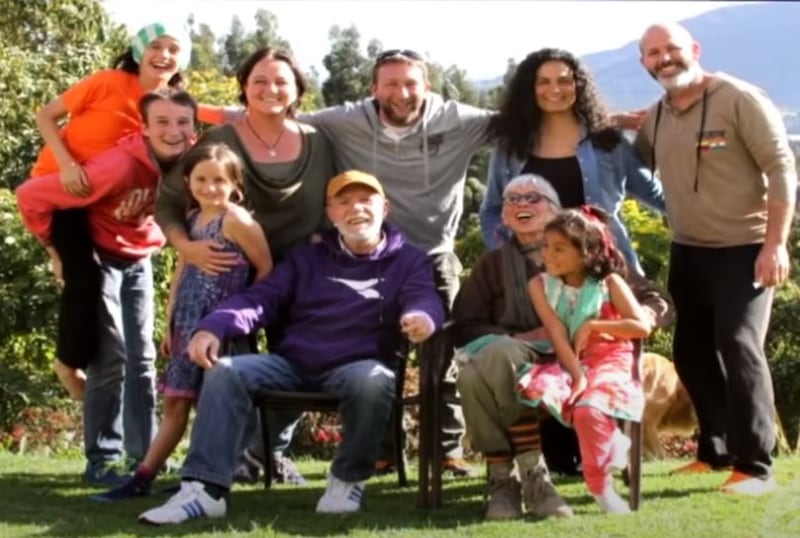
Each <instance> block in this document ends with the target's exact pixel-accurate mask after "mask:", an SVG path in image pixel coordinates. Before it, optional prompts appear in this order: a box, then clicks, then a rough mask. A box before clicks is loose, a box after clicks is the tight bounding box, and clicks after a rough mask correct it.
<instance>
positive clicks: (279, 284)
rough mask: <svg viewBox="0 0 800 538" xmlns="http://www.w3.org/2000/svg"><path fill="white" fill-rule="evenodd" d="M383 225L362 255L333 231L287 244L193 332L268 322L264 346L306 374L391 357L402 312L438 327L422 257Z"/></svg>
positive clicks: (221, 334)
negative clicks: (377, 240) (370, 250)
mask: <svg viewBox="0 0 800 538" xmlns="http://www.w3.org/2000/svg"><path fill="white" fill-rule="evenodd" d="M383 230H384V232H385V234H386V243H385V246H384V247H383V248H382V249H380V250H379V251H378V252H377V253H375V254H373V255H371V256H367V257H358V258H356V257H354V256H353V255H351V254H349V253H348V252H346V251H345V250H343V248H342V246H341V245H340V243H339V236H338V232H335V231H331V232H328V233H327V234H326V235H325V236H324V237H323V240H322V241H321V242H320V243H316V244H308V245H300V246H298V247H295V248H294V249H292V250H291V251H289V253H287V255H286V257H285V258H284V259H283V260H282V261H281V262H280V263H278V264H277V265H276V266H275V268H274V269H273V271H272V273H270V275H269V276H268V277H267V278H265V279H264V280H261V281H260V282H256V283H255V284H253V285H252V286H250V288H248V289H247V290H246V291H244V292H242V293H239V294H237V295H235V296H233V297H231V298H230V299H228V300H227V301H225V302H224V303H222V304H221V305H220V306H219V307H217V309H216V310H214V312H212V313H211V314H209V315H208V316H206V317H205V318H204V319H203V320H201V321H200V323H199V324H198V326H197V330H204V331H210V332H212V333H213V334H214V335H216V336H217V337H218V338H219V339H220V340H221V341H224V340H229V339H231V338H235V337H237V336H242V335H245V334H249V333H251V332H253V331H255V330H256V329H258V328H259V327H261V326H265V327H269V329H270V330H269V331H268V332H269V335H270V339H269V342H268V345H269V348H270V349H269V350H270V352H272V353H277V354H278V355H280V356H282V357H284V358H285V359H287V360H289V361H291V362H293V363H295V364H296V365H297V366H298V367H299V368H300V369H301V370H303V371H305V372H308V373H312V374H313V373H319V372H323V371H325V370H328V369H330V368H333V367H335V366H339V365H342V364H346V363H348V362H353V361H357V360H363V359H374V358H377V359H384V360H386V361H390V360H392V359H393V358H394V356H395V353H396V352H397V350H398V349H399V348H400V344H401V341H402V334H401V333H400V317H401V316H402V315H403V314H405V313H407V312H411V311H422V312H425V313H426V314H427V315H428V316H430V317H431V319H432V320H433V322H434V324H435V326H436V328H439V327H441V325H442V322H443V321H444V310H443V306H442V300H441V299H440V297H439V295H438V293H437V291H436V288H435V286H434V280H433V267H432V265H431V263H430V260H429V259H428V256H427V255H426V254H425V253H424V252H423V251H421V250H419V249H417V248H416V247H413V246H411V245H408V244H406V243H405V238H404V237H403V235H402V233H401V232H400V231H399V230H397V229H396V228H393V227H391V226H390V225H388V224H384V227H383Z"/></svg>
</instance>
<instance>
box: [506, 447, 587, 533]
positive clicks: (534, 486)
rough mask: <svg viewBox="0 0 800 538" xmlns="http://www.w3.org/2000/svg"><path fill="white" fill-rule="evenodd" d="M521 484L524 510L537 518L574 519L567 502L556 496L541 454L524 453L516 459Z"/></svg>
mask: <svg viewBox="0 0 800 538" xmlns="http://www.w3.org/2000/svg"><path fill="white" fill-rule="evenodd" d="M516 460H517V467H518V469H519V478H520V482H521V483H522V499H523V501H524V502H525V509H526V510H527V511H528V512H530V513H532V514H534V515H535V516H537V517H550V516H555V517H563V518H570V517H574V516H575V514H574V513H573V511H572V508H570V507H569V505H568V504H567V502H566V501H565V500H564V499H563V498H562V497H561V495H559V494H558V491H556V487H555V486H554V485H553V482H552V481H551V480H550V473H548V472H547V466H546V465H545V463H544V458H543V457H542V454H541V452H534V451H530V452H524V453H522V454H519V455H518V456H517V457H516Z"/></svg>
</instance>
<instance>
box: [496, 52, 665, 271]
mask: <svg viewBox="0 0 800 538" xmlns="http://www.w3.org/2000/svg"><path fill="white" fill-rule="evenodd" d="M489 129H490V132H491V134H492V135H493V136H494V138H495V141H496V148H495V150H494V152H493V153H492V158H491V161H490V163H489V173H488V178H487V181H486V186H487V190H486V196H485V197H484V200H483V203H482V205H481V210H480V220H481V231H482V233H483V238H484V241H485V243H486V245H487V246H488V247H490V248H493V247H496V246H498V245H499V243H501V242H502V241H503V238H504V237H506V235H507V234H505V231H504V230H503V229H501V223H500V212H501V209H502V195H501V193H502V192H503V188H504V187H505V185H506V184H507V183H508V182H509V181H510V180H511V179H512V178H514V177H516V176H518V175H520V174H525V173H530V174H537V175H540V176H543V177H545V178H546V179H548V180H549V181H550V182H551V183H552V184H553V186H554V187H555V189H556V191H557V192H558V196H559V198H560V199H561V202H562V204H563V206H564V207H565V208H571V207H578V206H581V205H583V204H595V205H597V206H599V207H601V208H603V209H604V210H605V211H606V212H608V213H609V214H610V215H611V216H612V220H611V222H610V223H609V224H610V228H611V231H612V232H613V235H614V238H615V241H616V243H617V245H618V247H619V249H620V250H621V251H622V253H623V255H624V257H625V261H626V262H627V264H628V266H629V268H630V270H631V271H635V272H637V273H639V274H642V269H641V266H640V265H639V261H638V258H637V257H636V252H635V251H634V250H633V246H632V245H631V243H630V239H629V238H628V234H627V232H626V231H625V227H624V226H623V225H622V222H621V221H620V217H619V212H620V208H621V206H622V201H623V199H624V197H625V194H626V192H629V193H630V194H632V195H633V196H634V197H636V198H638V199H639V200H641V201H642V202H644V203H645V204H647V205H649V206H650V207H652V208H654V209H656V210H658V211H659V212H660V211H663V210H664V195H663V193H662V190H661V183H660V182H659V181H658V179H656V178H654V177H653V176H652V175H651V173H650V171H649V170H648V169H647V167H645V166H644V164H642V162H641V161H640V160H639V158H638V157H637V155H636V153H635V152H634V150H633V148H632V147H631V145H630V143H629V142H628V141H627V140H626V139H625V138H624V137H623V135H622V132H621V131H620V130H619V129H616V128H614V127H613V126H612V123H611V120H610V117H609V116H608V114H607V111H606V108H605V106H604V105H603V103H602V100H601V99H600V96H599V94H598V92H597V88H596V87H595V85H594V83H593V81H592V79H591V77H590V75H589V73H588V71H587V70H586V67H585V66H584V65H583V64H582V63H581V62H580V60H578V58H576V57H575V56H574V55H573V54H571V53H569V52H567V51H565V50H561V49H552V48H545V49H541V50H538V51H536V52H533V53H531V54H529V55H528V56H527V58H525V59H524V60H523V61H522V62H521V63H520V64H519V66H518V67H517V70H516V72H515V73H514V76H513V78H512V79H511V81H510V82H509V84H508V86H507V88H506V93H505V97H504V100H503V103H502V105H501V107H500V111H499V113H498V114H497V115H496V116H495V117H494V118H493V119H492V123H491V124H490V127H489Z"/></svg>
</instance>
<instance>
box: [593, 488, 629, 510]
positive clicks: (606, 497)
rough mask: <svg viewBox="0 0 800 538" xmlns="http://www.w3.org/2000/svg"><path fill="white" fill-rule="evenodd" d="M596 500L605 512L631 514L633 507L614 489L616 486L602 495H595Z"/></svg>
mask: <svg viewBox="0 0 800 538" xmlns="http://www.w3.org/2000/svg"><path fill="white" fill-rule="evenodd" d="M594 500H596V501H597V504H599V505H600V508H602V509H603V512H606V513H608V514H630V513H631V508H630V506H628V503H627V502H626V501H625V500H624V499H623V498H622V497H620V496H619V494H618V493H617V492H616V491H614V488H608V489H607V490H606V491H604V492H603V493H602V494H600V495H594Z"/></svg>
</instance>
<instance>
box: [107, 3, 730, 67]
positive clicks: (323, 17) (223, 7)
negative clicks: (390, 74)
mask: <svg viewBox="0 0 800 538" xmlns="http://www.w3.org/2000/svg"><path fill="white" fill-rule="evenodd" d="M731 3H732V2H698V1H691V2H660V1H657V2H635V1H625V2H598V1H583V2H577V1H571V2H569V1H567V2H565V1H561V2H547V1H530V0H528V1H522V0H517V1H506V0H497V1H479V0H466V1H465V0H462V1H457V0H438V1H437V0H434V1H423V0H374V1H366V0H360V1H353V0H348V1H336V0H325V1H321V0H294V1H284V0H272V1H270V2H266V1H264V0H258V1H252V0H136V1H131V0H105V1H103V4H104V6H105V8H106V10H107V11H108V12H109V14H110V15H111V17H112V19H113V20H115V21H117V22H121V23H123V24H125V25H126V26H128V27H129V28H130V29H131V30H136V29H138V28H139V27H141V26H143V25H144V24H147V23H149V22H152V19H153V18H154V17H156V16H157V17H161V18H164V17H169V18H172V19H177V20H185V19H186V17H187V16H188V15H189V13H193V14H194V16H195V20H196V21H197V22H203V23H206V24H208V25H209V26H210V27H211V29H212V30H213V31H214V33H215V34H217V36H220V35H222V34H224V33H227V30H228V29H229V28H230V24H231V18H232V17H233V15H238V16H239V17H240V19H241V20H242V22H243V23H244V25H245V27H247V28H248V29H251V28H252V27H253V25H254V22H253V14H254V13H255V11H256V10H257V9H259V8H260V9H267V10H269V11H271V12H272V13H274V14H275V15H276V16H277V18H278V22H279V33H280V34H281V35H282V36H283V37H284V38H286V39H288V40H289V42H290V43H291V45H292V49H293V50H294V52H295V55H296V56H297V59H298V61H299V62H300V63H301V64H302V65H303V66H305V67H308V66H312V65H313V66H315V67H317V69H318V70H319V72H320V74H321V75H322V76H323V77H324V76H325V75H326V72H325V70H324V68H322V57H323V56H324V55H325V54H326V53H327V52H328V50H329V48H330V47H329V41H328V30H329V29H330V27H331V26H332V25H334V24H338V25H339V26H349V25H350V24H355V25H356V27H357V28H358V30H359V32H360V34H361V43H362V46H363V47H366V44H367V42H368V41H369V40H370V39H372V38H377V39H379V40H380V41H381V43H382V44H383V46H384V48H385V49H389V48H410V49H413V50H417V51H419V52H422V53H424V54H427V55H428V57H429V58H430V59H431V60H433V61H437V62H439V63H441V64H443V65H445V66H448V65H450V64H457V65H458V66H459V67H461V68H463V69H466V70H467V74H468V76H469V77H470V78H472V79H488V78H494V77H496V76H499V75H502V74H503V73H504V72H505V66H506V61H507V60H508V58H514V59H516V60H520V59H522V58H523V57H525V55H527V54H528V53H529V52H531V51H533V50H536V49H538V48H541V47H545V46H555V47H561V48H565V49H568V50H570V51H572V52H574V53H576V54H586V53H589V52H596V51H600V50H608V49H614V48H617V47H620V46H622V45H624V44H625V43H627V42H629V41H632V40H635V39H638V37H639V36H640V34H641V33H642V31H643V30H644V29H645V28H646V27H647V26H648V25H649V24H651V23H653V22H656V21H678V20H682V19H685V18H689V17H692V16H695V15H698V14H699V13H703V12H706V11H710V10H712V9H717V8H720V7H723V6H725V5H728V4H731ZM154 13H157V14H158V15H156V16H154V15H153V14H154ZM601 20H602V21H603V22H602V23H599V21H601ZM631 61H636V59H635V58H631Z"/></svg>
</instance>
